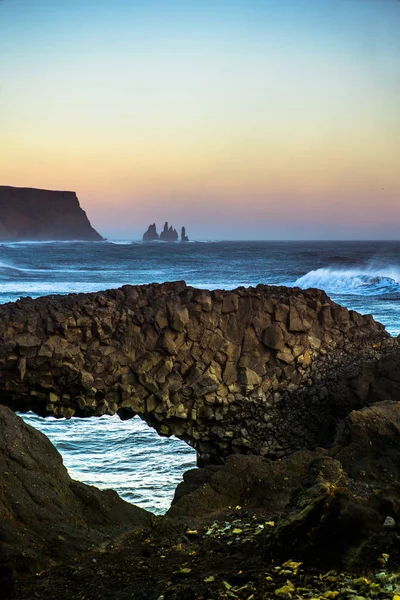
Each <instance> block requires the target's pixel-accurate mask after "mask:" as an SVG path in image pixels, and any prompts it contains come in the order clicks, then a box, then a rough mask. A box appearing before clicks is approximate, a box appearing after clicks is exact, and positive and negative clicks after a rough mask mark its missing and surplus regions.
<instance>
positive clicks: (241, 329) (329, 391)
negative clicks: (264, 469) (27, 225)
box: [0, 282, 395, 457]
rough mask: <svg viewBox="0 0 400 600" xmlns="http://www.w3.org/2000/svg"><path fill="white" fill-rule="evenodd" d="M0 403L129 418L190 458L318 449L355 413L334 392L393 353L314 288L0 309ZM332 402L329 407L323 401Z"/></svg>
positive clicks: (125, 293)
mask: <svg viewBox="0 0 400 600" xmlns="http://www.w3.org/2000/svg"><path fill="white" fill-rule="evenodd" d="M0 336H1V338H2V343H1V344H0V402H1V403H3V404H7V405H9V406H10V407H12V408H13V409H14V410H22V411H26V410H32V411H34V412H36V413H37V414H39V415H42V416H46V415H54V416H56V417H62V416H65V417H70V416H72V415H76V416H80V417H85V416H91V415H102V414H115V413H118V414H119V415H120V416H121V417H122V418H129V417H130V416H133V415H134V414H138V415H139V416H141V418H143V419H144V420H146V421H147V423H148V424H149V425H151V426H152V427H154V428H155V429H156V430H157V431H158V432H159V433H160V434H161V435H171V434H174V435H176V436H177V437H179V438H181V439H183V440H185V441H186V442H188V443H189V444H190V445H192V446H193V447H195V448H196V449H197V450H198V451H199V452H200V453H211V454H215V455H227V454H230V453H233V452H245V453H256V454H263V455H269V456H271V457H276V456H281V455H283V454H287V453H289V452H291V451H293V450H295V449H296V448H299V447H304V446H315V445H322V444H323V443H326V441H327V440H328V439H329V437H330V435H331V434H332V431H333V427H334V425H335V417H337V416H338V415H339V414H340V413H341V412H343V410H350V409H351V408H353V407H354V406H353V405H354V403H355V404H357V403H359V404H360V403H362V401H363V399H362V398H360V397H359V396H357V397H354V398H351V400H350V402H351V403H353V405H351V406H350V405H348V403H349V399H348V397H347V395H346V394H341V393H340V389H339V392H338V384H337V381H338V375H339V376H341V375H342V374H343V373H345V372H346V371H349V370H350V375H351V376H354V372H355V371H356V374H357V373H358V372H359V370H360V368H361V365H363V364H364V363H365V361H367V360H369V359H372V358H376V357H379V356H380V354H381V353H382V351H383V350H384V349H386V348H391V347H392V346H393V345H394V344H395V342H394V340H392V338H390V336H389V334H387V332H386V331H385V330H384V327H383V326H382V325H380V324H379V323H376V322H375V321H374V320H373V318H372V317H371V316H370V315H366V316H361V315H360V314H358V313H356V312H355V311H349V310H347V309H346V308H343V307H341V306H339V305H337V304H335V303H334V302H332V301H331V300H330V299H329V298H328V296H327V295H326V294H325V293H324V292H322V291H320V290H306V291H303V290H300V289H298V288H285V287H274V286H263V285H259V286H257V287H256V288H238V289H236V290H234V291H223V290H214V291H211V292H210V291H208V290H199V289H195V288H192V287H189V286H186V284H185V283H184V282H174V283H164V284H151V285H143V286H123V287H122V288H120V289H117V290H108V291H105V292H98V293H91V294H70V295H68V296H48V297H43V298H39V299H37V300H32V299H30V298H25V299H22V300H20V301H18V302H16V303H9V304H6V305H3V306H1V307H0ZM335 394H336V395H335Z"/></svg>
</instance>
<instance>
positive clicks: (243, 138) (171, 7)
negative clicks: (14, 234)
mask: <svg viewBox="0 0 400 600" xmlns="http://www.w3.org/2000/svg"><path fill="white" fill-rule="evenodd" d="M0 184H2V185H16V186H26V187H28V186H32V187H42V188H50V189H71V190H75V191H76V192H77V194H78V196H79V199H80V201H81V205H82V206H83V208H84V209H85V210H86V211H87V213H88V215H89V217H90V219H91V221H92V223H93V225H94V226H95V227H96V228H97V229H98V230H99V231H100V232H101V233H102V234H103V235H105V236H107V237H111V238H112V237H114V238H133V239H135V238H136V239H137V238H139V237H141V235H142V233H143V231H144V230H145V229H146V228H147V225H148V224H149V223H150V222H153V221H156V222H157V223H158V225H159V228H160V226H161V225H162V224H163V222H164V221H165V220H168V221H170V222H172V223H173V224H174V225H175V226H176V227H180V226H181V225H183V224H184V225H186V228H187V230H188V233H189V235H191V236H192V237H193V238H195V239H324V238H329V239H369V238H370V239H371V238H372V239H400V2H399V1H397V0H0Z"/></svg>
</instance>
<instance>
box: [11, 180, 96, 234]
mask: <svg viewBox="0 0 400 600" xmlns="http://www.w3.org/2000/svg"><path fill="white" fill-rule="evenodd" d="M102 239H103V238H102V237H101V235H100V234H99V233H97V231H95V229H93V227H92V226H91V224H90V222H89V220H88V218H87V216H86V213H85V211H84V210H82V208H81V207H80V205H79V200H78V198H77V196H76V194H75V192H58V191H51V190H37V189H31V188H16V187H9V186H0V240H5V241H15V240H87V241H98V240H102Z"/></svg>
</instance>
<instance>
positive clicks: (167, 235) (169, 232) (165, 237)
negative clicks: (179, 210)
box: [160, 221, 178, 242]
mask: <svg viewBox="0 0 400 600" xmlns="http://www.w3.org/2000/svg"><path fill="white" fill-rule="evenodd" d="M160 240H162V241H163V242H176V241H177V240H178V232H177V231H176V229H174V228H173V227H172V225H170V227H168V222H167V221H165V224H164V229H163V230H162V232H161V233H160Z"/></svg>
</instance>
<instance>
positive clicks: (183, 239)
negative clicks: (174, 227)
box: [181, 227, 189, 242]
mask: <svg viewBox="0 0 400 600" xmlns="http://www.w3.org/2000/svg"><path fill="white" fill-rule="evenodd" d="M188 241H189V238H188V236H187V235H186V229H185V227H182V229H181V242H188Z"/></svg>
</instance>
